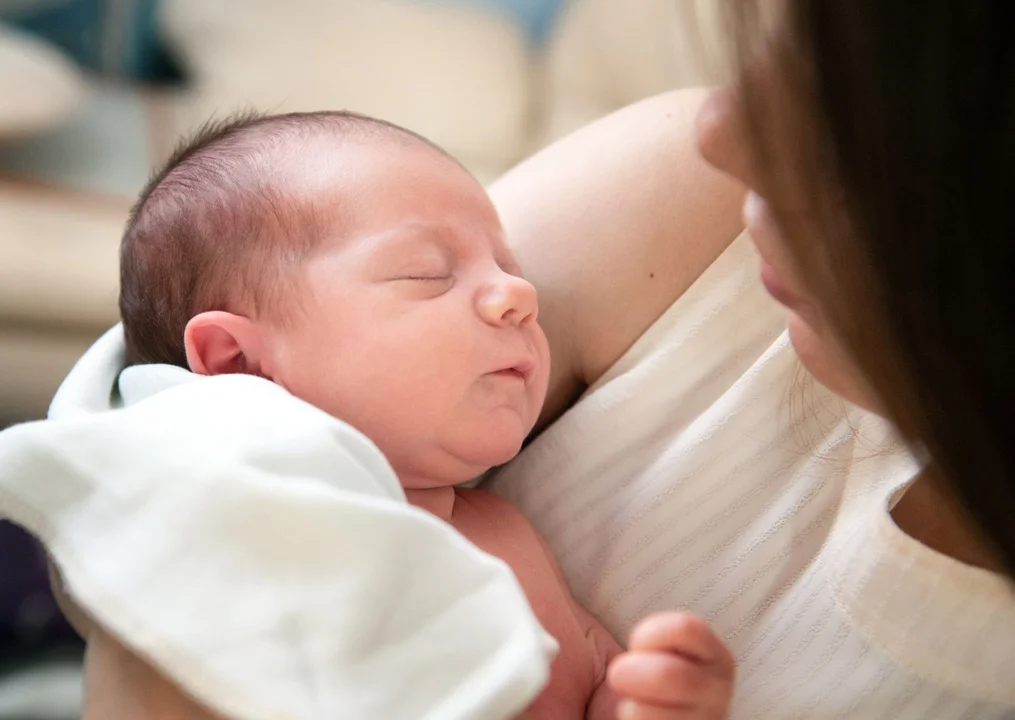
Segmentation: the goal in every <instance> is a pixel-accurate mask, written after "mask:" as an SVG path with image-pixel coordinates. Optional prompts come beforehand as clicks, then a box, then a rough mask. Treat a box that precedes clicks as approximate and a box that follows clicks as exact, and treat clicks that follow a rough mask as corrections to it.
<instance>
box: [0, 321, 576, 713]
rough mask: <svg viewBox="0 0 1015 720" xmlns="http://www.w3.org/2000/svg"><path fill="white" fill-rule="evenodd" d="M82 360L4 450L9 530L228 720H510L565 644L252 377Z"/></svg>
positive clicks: (368, 461)
mask: <svg viewBox="0 0 1015 720" xmlns="http://www.w3.org/2000/svg"><path fill="white" fill-rule="evenodd" d="M122 345H123V341H122V335H121V333H120V331H119V328H117V329H114V330H112V331H110V333H108V334H107V335H106V336H105V337H103V338H102V339H101V340H100V341H99V342H98V343H97V344H96V345H95V346H94V347H93V348H92V350H90V351H89V353H88V354H87V355H86V356H85V357H84V358H83V359H82V360H81V362H80V363H79V364H78V366H77V367H76V368H75V370H74V371H73V372H72V373H71V375H70V376H69V377H68V379H67V381H66V382H65V384H64V386H63V388H62V389H61V391H60V393H59V394H58V395H57V397H56V399H55V400H54V402H53V406H52V408H51V419H50V420H49V421H47V422H44V423H32V424H28V425H22V426H19V427H15V428H11V429H10V430H7V431H5V432H4V433H2V434H0V515H4V516H7V517H10V518H12V519H13V520H14V521H15V522H18V523H19V524H22V525H24V526H25V527H27V528H28V529H29V530H31V531H32V532H33V533H34V534H36V535H37V536H38V537H40V538H41V539H42V540H43V542H44V543H45V544H46V546H47V548H48V550H49V552H50V553H51V554H52V556H53V558H54V560H55V562H56V565H57V566H58V568H59V570H60V572H61V575H62V577H63V578H64V581H65V583H66V589H67V591H68V592H69V593H70V595H71V596H72V597H73V598H74V599H75V600H76V602H77V603H78V604H79V605H80V606H81V607H82V608H84V609H85V611H86V612H88V613H89V614H90V615H91V616H93V617H94V618H95V619H96V620H98V621H99V622H100V623H101V624H102V625H104V626H105V627H106V628H108V629H109V630H110V631H111V632H112V633H113V634H114V635H116V636H117V637H118V638H120V639H121V641H123V642H124V643H125V644H126V645H127V646H128V647H130V648H132V649H133V650H135V651H136V652H137V653H139V654H140V655H141V656H143V657H146V658H147V659H149V660H150V661H151V662H152V663H153V664H155V665H156V666H157V667H159V668H161V669H162V670H163V671H164V672H165V673H166V674H168V675H169V676H170V677H172V678H174V679H175V680H176V681H177V682H178V683H179V684H180V685H181V686H182V687H183V688H184V689H185V690H187V691H188V692H189V693H191V694H192V695H193V696H194V697H196V698H197V699H198V700H200V701H202V702H203V703H204V704H206V705H207V706H208V707H210V708H212V709H213V710H215V711H217V712H219V713H221V714H223V715H225V716H227V717H232V718H244V719H248V718H249V719H262V718H263V719H268V718H272V719H279V718H301V719H303V718H329V719H331V718H421V717H427V718H505V717H511V716H513V715H515V714H517V713H518V712H520V711H521V710H522V709H523V708H524V707H525V706H526V705H527V704H528V702H529V701H530V700H531V699H532V698H534V697H535V695H536V694H537V693H538V691H539V690H540V689H541V687H542V686H543V685H544V683H545V682H546V680H547V678H548V672H549V662H550V659H551V658H552V656H553V654H554V653H555V651H556V643H555V642H554V641H553V639H552V638H550V637H549V636H548V635H547V634H546V633H545V632H544V631H543V629H542V628H541V627H540V625H539V623H538V621H537V620H536V618H535V616H534V615H533V614H532V612H531V610H530V608H529V606H528V603H527V602H526V600H525V596H524V593H523V592H522V590H521V588H520V586H519V585H518V583H517V582H516V580H515V578H514V576H513V574H512V573H511V571H510V570H509V569H508V567H507V566H506V565H505V564H504V563H502V562H501V561H499V560H497V559H495V558H493V557H490V556H488V555H486V554H484V553H482V552H480V551H479V550H478V549H477V548H475V546H473V545H472V544H471V543H469V542H468V541H467V540H466V539H465V538H463V537H462V536H461V535H459V534H458V533H457V532H455V531H454V530H452V529H451V528H450V527H449V526H448V525H446V524H445V523H442V522H440V521H439V520H437V519H436V518H433V517H431V516H430V515H428V514H426V513H424V512H422V511H419V510H417V509H415V508H413V507H411V506H409V505H408V504H407V503H406V502H405V496H404V494H403V492H402V489H401V486H400V485H399V483H398V479H397V478H396V477H395V475H394V473H393V471H392V470H391V468H390V466H389V465H388V463H387V461H386V460H385V459H384V457H383V456H382V455H381V453H380V452H379V451H378V450H377V449H376V447H375V446H374V445H373V444H372V443H370V441H368V440H367V439H366V438H365V437H364V436H362V435H361V434H360V433H358V432H357V431H355V430H354V429H353V428H351V427H349V426H348V425H346V424H344V423H342V422H340V421H338V420H335V419H334V418H332V417H330V416H329V415H327V414H325V413H323V412H321V411H319V410H317V409H316V408H314V407H312V406H310V405H308V404H306V403H304V402H302V401H300V400H298V399H296V398H294V397H293V396H291V395H290V394H288V393H287V392H286V391H285V390H284V389H282V388H280V387H278V386H276V385H274V384H272V383H270V382H268V381H265V380H261V379H258V378H252V377H245V376H235V375H234V376H221V377H215V378H204V377H198V376H196V375H193V374H192V373H189V372H187V371H185V370H182V369H180V368H172V367H168V366H146V367H137V368H131V369H129V370H127V371H126V372H124V373H123V375H122V376H121V377H120V382H119V397H118V396H117V393H115V392H113V388H114V385H115V383H116V377H117V373H118V371H119V368H120V367H121V361H122Z"/></svg>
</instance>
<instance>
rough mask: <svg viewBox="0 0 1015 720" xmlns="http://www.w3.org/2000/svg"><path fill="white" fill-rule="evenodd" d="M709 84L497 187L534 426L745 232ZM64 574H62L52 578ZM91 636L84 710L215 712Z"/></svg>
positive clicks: (83, 625) (537, 160) (168, 714)
mask: <svg viewBox="0 0 1015 720" xmlns="http://www.w3.org/2000/svg"><path fill="white" fill-rule="evenodd" d="M705 97H706V93H705V92H704V91H681V92H673V93H667V94H665V95H661V96H658V97H656V98H652V99H649V100H645V101H643V102H641V103H638V104H636V105H633V106H631V107H628V108H625V109H623V110H621V111H619V112H617V113H615V114H613V115H611V116H609V117H607V118H605V119H603V120H601V121H599V122H597V123H594V124H592V125H590V126H588V127H587V128H584V129H583V130H581V131H579V132H577V133H575V134H574V135H571V136H569V137H568V138H566V139H564V140H562V141H561V142H559V143H557V144H555V145H553V146H552V147H550V148H548V149H546V150H544V151H542V152H541V153H539V154H538V155H536V156H535V157H533V158H531V159H530V160H528V161H526V162H525V163H523V164H522V165H520V166H519V167H518V168H516V169H514V170H512V171H511V172H510V173H508V174H507V175H506V176H505V177H504V178H503V179H501V180H500V181H498V182H497V183H496V184H495V185H494V186H493V187H492V188H491V195H492V197H493V200H494V203H495V205H496V206H497V208H498V211H499V212H500V215H501V219H502V221H503V224H504V227H505V230H506V233H507V237H508V239H509V243H510V244H511V246H512V249H513V250H514V251H515V253H516V255H517V257H518V261H519V263H520V264H521V266H522V269H523V270H524V272H525V275H526V277H527V278H528V279H529V280H530V281H531V282H532V283H533V284H534V285H535V286H536V287H537V288H538V289H539V293H540V320H541V322H542V324H543V328H544V330H545V331H546V334H547V336H548V337H549V340H550V348H551V355H552V357H553V375H552V377H551V379H550V391H549V395H548V400H547V403H546V405H545V407H544V411H543V415H542V416H541V419H540V427H545V426H546V425H547V424H549V423H550V422H551V421H552V420H553V419H555V418H556V417H558V416H559V415H560V414H561V413H562V412H563V411H564V410H566V409H567V407H569V406H570V405H571V404H572V403H573V402H574V400H575V399H576V398H577V397H578V395H579V394H580V393H581V391H582V390H583V389H584V388H585V387H587V386H588V385H589V384H591V383H593V382H595V380H596V379H597V378H598V377H599V376H600V375H602V374H603V373H604V372H605V371H606V370H607V369H608V368H609V367H610V366H611V365H612V364H613V363H614V362H615V361H616V360H617V359H618V358H619V357H620V356H621V355H622V354H623V353H624V351H625V350H627V348H629V347H630V346H631V344H632V343H634V341H635V340H637V339H638V337H640V336H641V334H642V333H643V332H644V331H645V330H646V329H647V328H648V327H649V326H650V325H652V323H653V322H655V320H656V319H657V318H658V317H659V316H660V315H661V314H662V313H663V312H664V311H665V310H666V309H667V308H668V307H669V306H670V305H672V304H673V302H674V301H675V300H676V299H677V298H678V297H680V296H681V295H682V294H683V293H684V291H685V290H687V288H688V287H690V286H691V284H692V283H693V282H694V281H695V280H696V279H697V278H698V276H699V275H701V273H702V272H704V271H705V269H706V268H708V266H709V265H710V264H711V263H712V261H713V260H715V259H716V258H717V257H718V256H719V255H720V254H721V253H722V251H723V250H724V249H725V248H726V247H727V246H728V245H729V244H730V243H731V242H732V241H733V240H734V239H735V238H736V236H737V235H738V234H739V232H740V230H741V229H742V225H741V221H740V205H741V203H742V201H743V188H742V186H741V185H740V184H739V183H738V182H736V181H734V180H731V179H729V178H727V177H724V176H723V175H722V174H721V173H719V172H717V171H716V170H714V169H712V168H710V167H709V166H708V165H706V164H705V162H704V161H703V160H702V159H701V156H700V155H699V154H698V151H697V148H696V145H695V133H694V122H695V117H696V115H697V112H698V109H699V107H700V105H701V103H702V101H703V100H704V98H705ZM57 585H58V584H57ZM60 602H61V605H62V606H63V607H64V608H65V609H66V610H68V611H69V612H68V614H69V615H71V616H72V618H74V619H76V622H75V626H76V627H77V629H78V632H80V633H81V635H82V637H84V638H85V640H86V641H87V643H88V650H87V653H86V657H85V707H84V714H83V718H84V719H85V720H100V719H101V720H119V719H120V718H124V719H128V718H129V719H131V720H134V719H135V718H139V717H144V718H152V719H157V720H176V719H177V718H181V719H182V718H187V719H188V720H214V719H215V718H216V717H217V716H216V715H214V714H212V713H210V712H208V711H206V710H204V709H203V708H201V707H200V706H199V705H198V704H197V703H196V702H195V701H194V700H192V699H190V698H189V697H188V696H187V695H186V694H184V693H183V692H182V691H181V690H180V689H179V688H178V687H177V686H176V685H175V684H173V683H172V682H171V681H169V680H168V679H167V678H165V677H164V676H162V675H161V674H160V673H159V672H157V671H156V670H155V669H153V668H152V667H151V666H150V665H148V664H147V663H146V662H145V661H144V660H142V659H141V658H139V657H137V656H136V655H134V654H133V653H132V652H130V651H129V650H128V649H127V648H125V647H124V646H123V645H122V644H121V643H120V642H119V641H118V640H116V639H115V638H113V637H111V636H110V635H109V634H108V633H107V632H106V631H105V630H104V629H103V628H101V627H100V626H98V625H96V624H95V623H93V622H91V621H90V620H89V619H88V618H87V617H86V616H85V615H84V614H83V613H81V612H80V611H78V610H76V608H74V607H73V605H72V603H71V601H70V600H69V598H67V597H66V596H63V597H61V598H60Z"/></svg>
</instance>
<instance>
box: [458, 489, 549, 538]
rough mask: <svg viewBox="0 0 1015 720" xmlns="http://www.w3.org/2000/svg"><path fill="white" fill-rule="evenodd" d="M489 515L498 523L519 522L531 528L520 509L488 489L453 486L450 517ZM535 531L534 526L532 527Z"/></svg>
mask: <svg viewBox="0 0 1015 720" xmlns="http://www.w3.org/2000/svg"><path fill="white" fill-rule="evenodd" d="M466 512H467V513H469V514H482V515H489V516H490V520H491V521H494V520H495V521H496V522H498V523H510V524H521V525H524V526H525V527H528V528H532V523H530V522H529V521H528V518H526V517H525V516H524V515H523V514H522V512H521V510H519V509H518V508H516V507H515V506H514V505H512V504H511V503H509V502H508V501H507V500H505V499H504V498H502V497H501V496H500V495H495V494H494V493H492V492H490V491H488V490H480V489H479V488H455V509H454V511H453V514H452V517H454V515H456V514H459V513H466ZM532 531H533V532H535V528H532Z"/></svg>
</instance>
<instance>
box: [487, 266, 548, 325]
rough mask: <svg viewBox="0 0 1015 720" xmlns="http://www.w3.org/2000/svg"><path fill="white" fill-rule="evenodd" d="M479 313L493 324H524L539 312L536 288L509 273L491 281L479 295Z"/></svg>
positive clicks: (534, 317)
mask: <svg viewBox="0 0 1015 720" xmlns="http://www.w3.org/2000/svg"><path fill="white" fill-rule="evenodd" d="M478 305H479V313H480V315H481V316H482V317H483V319H484V320H486V322H488V323H490V324H491V325H522V324H523V323H526V322H532V321H535V319H536V316H537V315H538V313H539V304H538V301H537V295H536V288H535V287H533V285H532V283H530V282H529V281H528V280H525V279H524V278H520V277H517V276H515V275H509V274H507V273H501V276H500V277H499V278H497V279H496V280H495V281H493V282H491V283H489V285H488V286H487V287H486V288H485V289H484V291H483V292H482V293H481V294H480V297H479V303H478Z"/></svg>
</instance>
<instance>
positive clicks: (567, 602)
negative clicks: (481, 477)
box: [408, 488, 622, 720]
mask: <svg viewBox="0 0 1015 720" xmlns="http://www.w3.org/2000/svg"><path fill="white" fill-rule="evenodd" d="M448 490H452V488H434V489H431V490H417V491H410V492H409V493H408V496H409V500H410V502H413V503H414V504H417V505H419V506H421V507H423V509H425V510H429V511H431V512H434V513H435V514H437V515H438V517H441V519H443V520H445V521H447V522H448V523H450V524H451V526H452V527H454V528H455V529H456V530H458V532H460V533H461V534H462V535H464V536H465V537H466V538H468V539H469V540H471V541H472V542H473V543H474V544H475V545H476V546H477V547H478V548H479V549H481V550H483V551H484V552H486V553H489V554H490V555H493V556H494V557H498V558H500V559H501V560H503V561H504V562H506V563H507V564H508V565H509V566H510V567H511V569H512V570H513V571H514V573H515V576H516V577H517V578H518V582H519V583H520V584H521V586H522V589H523V590H524V591H525V595H526V597H527V598H528V600H529V604H530V605H531V606H532V609H533V611H534V612H535V613H536V617H538V618H539V622H540V623H541V624H542V625H543V628H544V629H545V630H546V631H547V632H548V633H550V635H552V636H553V637H554V638H555V639H556V640H557V642H558V643H559V644H560V652H559V653H558V655H557V657H556V658H555V659H554V661H553V665H552V667H551V668H550V672H551V679H550V684H549V685H548V686H547V687H546V689H544V690H543V692H542V693H541V694H540V695H539V697H538V698H537V699H536V700H535V702H534V703H533V704H532V705H530V706H529V708H528V709H527V711H526V714H525V717H526V718H529V719H530V720H540V719H542V718H545V719H546V720H557V719H559V720H569V719H574V720H580V719H581V718H589V719H590V720H607V719H609V720H612V718H615V717H616V704H617V699H618V698H617V696H616V694H615V693H614V692H613V691H612V690H611V689H610V687H609V686H608V684H607V683H606V682H605V680H606V668H607V666H608V665H609V663H610V661H611V660H612V659H613V658H614V657H615V656H616V655H617V654H618V653H620V652H621V651H622V648H621V647H620V645H619V644H618V643H617V641H616V640H614V639H613V637H612V636H611V635H610V634H609V633H608V632H606V630H605V629H604V628H603V626H602V625H600V624H599V622H598V621H596V620H595V619H594V618H593V617H592V616H591V615H589V614H588V613H587V612H585V610H584V609H583V608H582V607H581V606H580V605H579V604H578V603H577V602H576V601H575V599H574V598H573V597H572V595H571V591H570V590H569V589H568V587H567V584H566V583H565V582H564V577H563V575H562V574H561V572H560V568H559V566H558V565H557V561H556V559H555V558H554V557H553V555H551V554H550V552H549V550H548V549H547V547H546V544H545V543H544V541H543V539H542V538H541V537H540V536H539V534H538V533H537V532H536V529H535V528H534V527H532V524H531V523H530V522H529V521H528V520H527V519H526V518H525V516H523V515H522V514H521V513H520V512H519V511H518V510H516V509H515V508H514V506H512V505H511V504H510V503H508V502H507V501H505V500H503V499H502V498H500V497H498V496H496V495H494V494H492V493H489V492H486V491H484V490H468V489H464V488H455V489H453V494H451V495H450V496H449V494H448V493H447V492H445V491H448ZM431 494H440V495H441V496H440V497H438V498H435V497H434V496H433V495H431Z"/></svg>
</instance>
